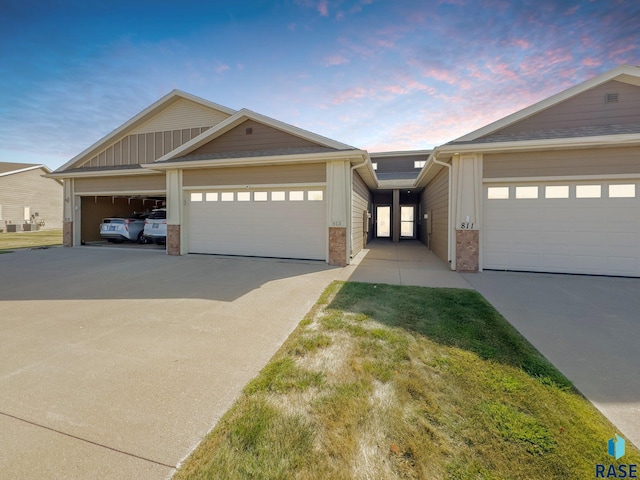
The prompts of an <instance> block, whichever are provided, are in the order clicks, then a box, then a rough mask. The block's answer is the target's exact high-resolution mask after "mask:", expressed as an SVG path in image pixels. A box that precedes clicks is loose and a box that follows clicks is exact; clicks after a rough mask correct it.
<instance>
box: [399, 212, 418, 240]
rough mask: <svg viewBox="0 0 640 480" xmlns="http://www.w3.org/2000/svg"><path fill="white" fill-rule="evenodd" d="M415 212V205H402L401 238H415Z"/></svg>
mask: <svg viewBox="0 0 640 480" xmlns="http://www.w3.org/2000/svg"><path fill="white" fill-rule="evenodd" d="M415 213H416V207H414V206H413V205H410V206H406V205H401V206H400V237H401V238H415V236H416V228H415Z"/></svg>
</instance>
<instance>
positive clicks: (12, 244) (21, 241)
mask: <svg viewBox="0 0 640 480" xmlns="http://www.w3.org/2000/svg"><path fill="white" fill-rule="evenodd" d="M49 245H62V230H40V231H38V232H17V233H6V232H4V233H0V253H7V250H11V249H15V248H31V247H43V246H49Z"/></svg>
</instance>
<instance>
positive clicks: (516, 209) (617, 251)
mask: <svg viewBox="0 0 640 480" xmlns="http://www.w3.org/2000/svg"><path fill="white" fill-rule="evenodd" d="M625 185H633V187H624V186H625ZM639 186H640V181H639V180H638V179H619V180H615V181H614V180H610V179H607V180H606V181H605V180H600V181H595V180H590V181H553V182H552V181H547V182H544V181H540V182H521V183H516V182H509V183H505V182H501V183H485V184H484V189H483V219H482V220H483V227H482V229H481V231H482V247H481V248H482V264H483V269H486V270H489V269H494V270H521V271H535V272H560V273H582V274H594V275H615V276H634V277H638V276H640V242H638V238H640V189H639ZM629 195H633V196H629ZM490 196H491V197H493V198H489V197H490Z"/></svg>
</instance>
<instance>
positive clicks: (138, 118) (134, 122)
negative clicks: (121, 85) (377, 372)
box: [56, 90, 235, 172]
mask: <svg viewBox="0 0 640 480" xmlns="http://www.w3.org/2000/svg"><path fill="white" fill-rule="evenodd" d="M179 98H184V99H186V100H190V101H192V102H195V103H197V104H200V105H202V106H205V107H208V108H212V109H214V110H220V111H222V112H224V113H228V114H229V115H233V114H234V113H235V110H233V109H231V108H228V107H224V106H222V105H218V104H217V103H214V102H209V101H208V100H204V99H202V98H200V97H196V96H195V95H191V94H189V93H186V92H183V91H181V90H172V91H171V92H169V93H168V94H166V95H165V96H164V97H162V98H161V99H160V100H157V101H156V102H154V103H152V104H151V105H149V106H148V107H147V108H145V109H144V110H142V111H141V112H140V113H138V114H137V115H135V116H134V117H132V118H131V119H129V120H128V121H126V122H125V123H123V124H122V125H120V126H119V127H118V128H116V129H115V130H113V131H112V132H111V133H108V134H107V135H105V136H104V137H102V138H101V139H100V140H98V141H97V142H95V143H94V144H93V145H91V146H90V147H88V148H86V149H85V150H83V151H82V152H80V153H79V154H78V155H76V156H75V157H73V158H72V159H71V160H69V161H68V162H67V163H65V164H64V165H62V167H60V168H58V169H57V170H56V171H57V172H60V171H62V170H64V169H66V168H68V167H70V166H71V165H73V164H74V163H76V162H77V161H78V160H80V159H82V158H83V157H85V156H87V155H89V154H90V153H91V152H93V151H97V150H99V149H100V147H102V146H103V145H106V144H108V143H109V142H111V141H113V140H114V139H115V138H117V137H118V136H120V135H123V134H124V133H125V132H126V131H127V130H131V129H133V128H134V127H136V126H138V124H140V125H142V124H144V123H145V122H146V121H147V120H148V119H147V120H145V118H146V117H147V116H149V115H151V114H153V113H154V112H155V111H157V110H159V109H160V107H162V106H164V105H169V104H171V103H173V102H174V101H175V100H176V99H179Z"/></svg>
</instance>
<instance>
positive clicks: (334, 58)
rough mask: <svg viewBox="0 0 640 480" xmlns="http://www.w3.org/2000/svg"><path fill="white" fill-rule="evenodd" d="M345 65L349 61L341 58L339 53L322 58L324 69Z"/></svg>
mask: <svg viewBox="0 0 640 480" xmlns="http://www.w3.org/2000/svg"><path fill="white" fill-rule="evenodd" d="M347 63H349V59H347V58H345V57H343V56H342V55H340V54H339V53H336V54H334V55H328V56H326V57H324V62H323V64H324V66H325V67H335V66H337V65H345V64H347Z"/></svg>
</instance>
